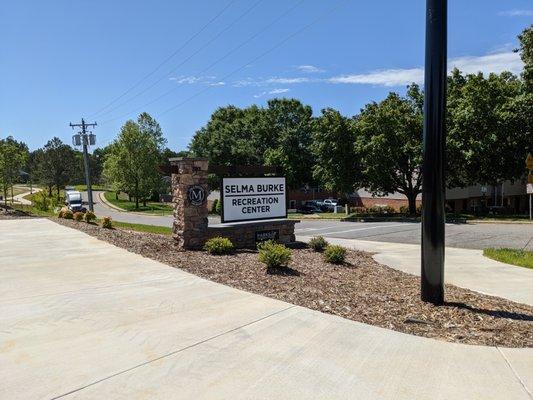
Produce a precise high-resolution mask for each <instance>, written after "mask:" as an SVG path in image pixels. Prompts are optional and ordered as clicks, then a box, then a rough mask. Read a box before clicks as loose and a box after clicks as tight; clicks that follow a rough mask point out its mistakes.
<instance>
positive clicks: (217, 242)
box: [204, 236, 235, 255]
mask: <svg viewBox="0 0 533 400" xmlns="http://www.w3.org/2000/svg"><path fill="white" fill-rule="evenodd" d="M204 250H205V251H207V252H208V253H209V254H213V255H223V254H231V253H232V252H233V251H234V250H235V246H234V245H233V243H231V240H229V239H228V238H225V237H220V236H217V237H214V238H211V239H209V240H208V241H207V242H205V244H204Z"/></svg>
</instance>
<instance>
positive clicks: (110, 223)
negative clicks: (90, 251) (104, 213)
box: [102, 217, 113, 229]
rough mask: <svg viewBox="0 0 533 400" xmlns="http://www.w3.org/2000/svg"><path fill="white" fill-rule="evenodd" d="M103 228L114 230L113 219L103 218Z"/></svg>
mask: <svg viewBox="0 0 533 400" xmlns="http://www.w3.org/2000/svg"><path fill="white" fill-rule="evenodd" d="M102 228H106V229H113V219H112V218H111V217H104V218H102Z"/></svg>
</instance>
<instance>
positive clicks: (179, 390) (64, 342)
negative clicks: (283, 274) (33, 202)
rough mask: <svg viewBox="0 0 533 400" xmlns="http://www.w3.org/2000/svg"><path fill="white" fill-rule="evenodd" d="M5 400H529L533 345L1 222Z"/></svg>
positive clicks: (43, 226)
mask: <svg viewBox="0 0 533 400" xmlns="http://www.w3.org/2000/svg"><path fill="white" fill-rule="evenodd" d="M0 249H1V251H0V277H1V279H0V296H1V298H2V303H1V304H0V366H1V367H0V379H1V382H2V384H1V385H0V398H2V399H35V398H44V399H58V398H65V399H128V400H129V399H348V398H349V399H410V400H411V399H443V400H444V399H483V400H488V399H524V400H531V399H532V397H531V388H533V349H502V348H495V347H480V346H468V345H460V344H452V343H446V342H441V341H436V340H432V339H426V338H421V337H416V336H410V335H406V334H402V333H398V332H394V331H390V330H386V329H381V328H377V327H373V326H369V325H365V324H361V323H357V322H353V321H349V320H345V319H342V318H339V317H335V316H332V315H327V314H322V313H319V312H316V311H312V310H309V309H305V308H302V307H297V306H293V305H290V304H287V303H284V302H281V301H277V300H273V299H269V298H265V297H262V296H258V295H254V294H250V293H246V292H242V291H239V290H236V289H233V288H230V287H227V286H224V285H220V284H216V283H213V282H209V281H206V280H203V279H201V278H198V277H196V276H193V275H190V274H188V273H185V272H183V271H181V270H178V269H174V268H170V267H168V266H166V265H163V264H160V263H158V262H155V261H152V260H150V259H146V258H143V257H141V256H139V255H136V254H133V253H129V252H127V251H125V250H123V249H119V248H117V247H114V246H112V245H110V244H107V243H105V242H101V241H98V240H96V239H95V238H93V237H90V236H87V235H85V234H83V233H81V232H79V231H77V230H72V229H68V228H65V227H63V226H60V225H57V224H55V223H53V222H51V221H48V220H9V221H0Z"/></svg>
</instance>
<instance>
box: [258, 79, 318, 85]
mask: <svg viewBox="0 0 533 400" xmlns="http://www.w3.org/2000/svg"><path fill="white" fill-rule="evenodd" d="M309 81H310V79H309V78H269V79H267V80H266V81H265V83H267V84H270V83H279V84H283V85H292V84H295V83H306V82H309Z"/></svg>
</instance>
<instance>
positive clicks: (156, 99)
mask: <svg viewBox="0 0 533 400" xmlns="http://www.w3.org/2000/svg"><path fill="white" fill-rule="evenodd" d="M304 1H305V0H300V1H298V2H297V3H295V4H294V5H293V6H291V7H289V8H288V9H287V10H286V11H284V12H283V13H282V14H280V15H279V16H278V17H276V18H275V19H274V20H273V21H271V22H270V23H269V24H267V25H266V26H264V27H263V28H262V29H261V30H259V31H258V32H256V33H255V34H253V35H252V36H250V37H249V38H248V39H246V40H245V41H243V42H241V43H240V44H239V45H237V46H236V47H234V48H233V49H231V50H230V51H229V52H227V53H226V54H224V55H223V56H222V57H220V58H218V59H217V60H216V61H214V62H212V63H211V64H210V65H209V66H207V67H206V68H204V69H203V70H201V71H200V72H198V73H199V74H201V73H204V72H206V71H207V70H209V69H211V68H212V67H214V66H215V65H216V64H218V63H219V62H221V61H222V60H224V59H226V58H227V57H229V56H230V55H231V54H233V53H234V52H235V51H237V50H238V49H240V48H241V47H243V46H245V45H246V44H248V43H249V42H251V41H252V40H254V39H255V38H256V37H257V36H259V35H260V34H262V33H263V32H265V31H266V30H268V29H269V28H271V27H272V26H273V25H274V24H276V23H277V22H278V21H279V20H281V19H282V18H284V17H285V16H286V15H287V14H289V13H290V12H292V11H293V10H294V9H295V8H296V7H298V6H299V5H300V4H302V3H303V2H304ZM319 19H321V17H319V18H317V19H316V20H315V21H313V22H312V23H311V24H309V25H307V26H306V27H304V29H306V28H308V27H309V26H311V25H312V24H314V23H315V22H316V21H318V20H319ZM304 29H301V30H299V31H297V32H295V33H294V34H292V35H290V36H289V37H286V38H285V39H284V40H282V41H281V42H279V43H278V45H276V46H274V48H276V47H279V46H280V45H282V44H283V43H285V42H286V41H287V40H289V39H290V38H292V37H293V36H295V35H297V34H298V33H300V31H302V30H304ZM274 48H272V49H271V50H269V51H267V52H265V53H264V54H263V55H266V54H268V53H269V52H270V51H272V50H274ZM259 58H260V57H259ZM254 61H255V60H254ZM254 61H251V62H248V63H246V64H245V65H244V66H242V68H239V71H240V70H241V69H243V68H245V67H246V66H248V65H249V64H251V63H252V62H254ZM236 72H238V71H234V72H233V73H232V74H230V75H226V76H225V77H223V78H221V79H222V80H224V79H226V78H227V77H228V76H231V75H233V74H234V73H236ZM211 87H212V86H208V87H207V88H204V89H203V90H202V91H201V92H204V91H205V90H207V89H209V88H211ZM177 89H179V88H178V87H174V88H172V89H170V90H167V91H166V92H164V93H163V94H161V95H159V96H158V97H156V98H154V99H152V100H150V101H149V102H147V103H145V104H143V105H142V106H140V107H137V108H135V109H134V110H132V111H129V112H126V113H124V114H121V115H119V116H117V117H114V118H111V119H108V120H106V121H104V122H102V124H106V123H109V122H111V121H114V120H117V119H120V118H123V117H125V116H128V115H130V114H133V113H135V112H137V111H139V110H142V109H144V108H145V107H146V106H149V105H151V104H153V103H155V102H157V101H159V100H160V99H162V98H163V97H165V96H167V95H169V94H170V93H172V92H174V91H175V90H177Z"/></svg>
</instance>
